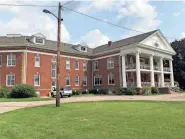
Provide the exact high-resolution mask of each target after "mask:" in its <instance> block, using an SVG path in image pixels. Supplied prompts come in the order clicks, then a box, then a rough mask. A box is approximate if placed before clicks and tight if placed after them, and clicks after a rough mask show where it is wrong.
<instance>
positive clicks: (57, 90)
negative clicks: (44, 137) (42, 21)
mask: <svg viewBox="0 0 185 139" xmlns="http://www.w3.org/2000/svg"><path fill="white" fill-rule="evenodd" d="M61 8H62V6H61V4H60V2H59V5H58V17H57V16H56V15H55V14H53V13H52V12H50V11H49V10H46V9H44V10H43V12H44V13H47V14H52V15H53V16H54V17H56V18H57V20H58V32H57V82H56V86H57V87H56V88H57V89H56V107H60V48H61V42H60V40H61V21H63V19H61Z"/></svg>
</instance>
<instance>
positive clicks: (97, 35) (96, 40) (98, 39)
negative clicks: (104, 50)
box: [80, 29, 109, 48]
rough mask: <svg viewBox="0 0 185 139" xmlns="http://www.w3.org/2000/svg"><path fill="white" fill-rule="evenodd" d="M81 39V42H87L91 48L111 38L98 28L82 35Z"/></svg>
mask: <svg viewBox="0 0 185 139" xmlns="http://www.w3.org/2000/svg"><path fill="white" fill-rule="evenodd" d="M80 40H81V42H85V43H86V44H87V45H88V46H89V47H90V48H95V47H97V46H99V45H103V44H106V43H107V42H108V41H109V38H108V37H107V36H106V35H104V34H103V33H101V32H100V31H99V30H98V29H95V30H92V31H89V32H88V33H87V34H86V35H84V36H82V37H81V39H80Z"/></svg>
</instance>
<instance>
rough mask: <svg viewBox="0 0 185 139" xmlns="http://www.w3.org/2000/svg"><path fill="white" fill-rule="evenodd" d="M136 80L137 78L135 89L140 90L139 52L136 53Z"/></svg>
mask: <svg viewBox="0 0 185 139" xmlns="http://www.w3.org/2000/svg"><path fill="white" fill-rule="evenodd" d="M136 78H137V87H138V88H141V71H140V58H139V52H136Z"/></svg>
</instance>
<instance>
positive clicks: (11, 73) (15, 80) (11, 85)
mask: <svg viewBox="0 0 185 139" xmlns="http://www.w3.org/2000/svg"><path fill="white" fill-rule="evenodd" d="M9 75H13V76H14V79H15V74H13V73H10V74H6V86H7V87H11V86H14V85H15V84H16V79H15V81H14V82H15V84H14V85H8V80H7V79H8V78H7V77H8V76H9Z"/></svg>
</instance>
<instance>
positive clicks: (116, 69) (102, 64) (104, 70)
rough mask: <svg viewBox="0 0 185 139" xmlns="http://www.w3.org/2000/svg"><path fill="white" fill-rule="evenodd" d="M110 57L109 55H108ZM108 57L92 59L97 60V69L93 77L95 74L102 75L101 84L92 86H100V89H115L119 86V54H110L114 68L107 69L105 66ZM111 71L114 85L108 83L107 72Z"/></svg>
mask: <svg viewBox="0 0 185 139" xmlns="http://www.w3.org/2000/svg"><path fill="white" fill-rule="evenodd" d="M108 58H110V57H108ZM108 58H102V59H98V60H93V61H99V70H98V71H94V72H93V73H94V74H93V79H94V76H95V75H96V74H98V75H102V85H100V86H94V87H95V88H102V89H110V88H113V89H116V88H119V87H120V76H121V75H120V64H119V62H120V56H119V55H117V56H112V57H111V58H114V68H112V69H108V68H107V59H108ZM109 73H112V74H114V77H115V85H108V74H109ZM93 83H94V82H93Z"/></svg>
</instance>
